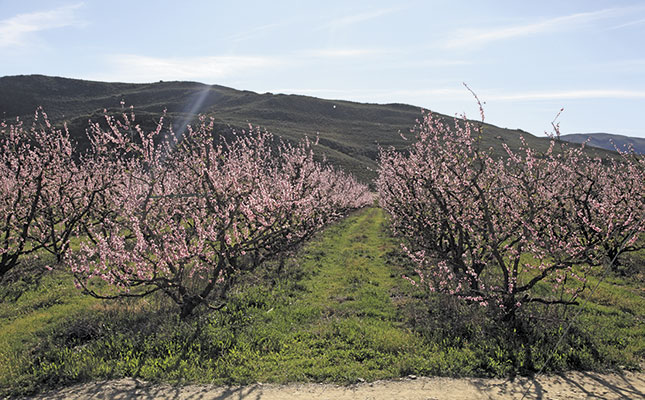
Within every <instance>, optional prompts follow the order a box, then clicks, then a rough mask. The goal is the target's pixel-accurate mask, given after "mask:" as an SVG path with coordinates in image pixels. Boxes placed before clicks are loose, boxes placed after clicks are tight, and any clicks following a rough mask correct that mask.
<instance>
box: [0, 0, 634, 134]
mask: <svg viewBox="0 0 645 400" xmlns="http://www.w3.org/2000/svg"><path fill="white" fill-rule="evenodd" d="M22 74H43V75H52V76H63V77H68V78H78V79H88V80H100V81H110V82H155V81H159V80H166V81H169V80H189V81H197V82H203V83H207V84H218V85H224V86H229V87H233V88H236V89H241V90H252V91H255V92H259V93H264V92H271V93H288V94H303V95H310V96H315V97H321V98H326V99H342V100H352V101H360V102H367V103H406V104H412V105H415V106H419V108H425V109H430V110H432V111H436V112H440V113H444V114H448V115H457V114H459V115H461V114H462V113H465V114H466V115H467V116H468V117H470V118H478V117H479V111H478V107H477V102H476V101H475V99H474V98H473V96H472V94H471V93H470V92H469V91H468V90H467V89H466V88H465V87H464V86H463V83H466V84H467V85H468V86H469V87H470V88H471V89H472V90H473V91H474V92H475V93H476V94H477V95H478V97H479V98H480V99H481V101H482V102H484V103H485V104H484V110H485V114H486V121H487V122H489V123H492V124H495V125H498V126H501V127H506V128H519V129H523V130H525V131H528V132H531V133H533V134H535V135H542V134H544V133H545V132H551V131H552V125H551V122H552V121H553V120H554V118H555V117H556V115H557V114H558V112H559V111H560V109H561V108H564V111H563V112H562V114H561V115H560V117H559V118H558V120H557V122H559V124H560V128H561V131H562V133H592V132H607V133H616V134H624V135H629V136H639V137H645V1H621V0H613V1H603V0H581V1H576V0H568V1H561V0H560V1H550V0H546V1H539V2H536V1H517V0H513V1H510V0H509V1H504V0H498V1H493V0H480V1H460V0H447V1H443V0H436V1H432V0H429V1H416V0H409V1H406V0H401V1H396V2H395V1H390V2H386V1H348V0H346V1H334V0H327V1H324V2H321V1H315V2H314V1H281V0H273V1H240V2H234V1H230V0H229V1H191V0H182V1H181V2H179V1H164V0H157V1H135V0H129V1H121V0H110V1H93V0H84V1H83V0H81V1H78V0H49V1H38V0H34V1H25V0H15V1H13V0H0V76H6V75H22ZM125 100H126V101H127V99H125ZM109 106H112V105H109V104H106V107H109ZM135 106H136V105H135Z"/></svg>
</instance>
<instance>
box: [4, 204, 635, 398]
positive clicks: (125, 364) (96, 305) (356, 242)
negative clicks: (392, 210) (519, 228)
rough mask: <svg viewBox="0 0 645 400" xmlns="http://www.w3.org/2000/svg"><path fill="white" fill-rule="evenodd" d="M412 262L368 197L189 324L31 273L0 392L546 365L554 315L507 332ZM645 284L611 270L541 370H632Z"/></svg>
mask: <svg viewBox="0 0 645 400" xmlns="http://www.w3.org/2000/svg"><path fill="white" fill-rule="evenodd" d="M33 268H36V267H35V266H33ZM410 268H411V266H410V264H409V262H407V261H406V259H405V257H403V255H402V254H401V252H400V250H399V247H398V243H397V241H396V240H394V239H392V238H390V237H389V236H388V234H387V218H386V216H385V213H384V212H383V211H382V210H380V209H378V208H370V209H366V210H363V211H360V212H357V213H354V214H352V215H351V216H350V217H348V218H346V219H345V220H343V221H341V222H339V223H337V224H335V225H332V226H330V227H328V228H327V229H326V230H325V231H324V232H323V233H322V234H320V235H319V236H318V237H316V238H315V239H314V240H312V241H311V242H310V243H309V244H308V245H306V246H305V247H304V248H303V249H302V250H301V251H300V252H299V253H298V254H297V255H296V256H295V257H294V258H292V259H289V260H286V261H285V262H284V263H283V264H282V265H281V264H280V263H269V264H266V265H264V266H263V267H261V268H259V269H258V270H256V271H252V272H249V273H247V274H246V275H244V276H242V277H240V279H239V281H238V282H237V283H236V284H235V285H234V289H233V291H232V292H231V293H230V298H229V301H228V305H227V307H225V308H224V309H222V310H219V311H215V312H206V311H205V310H199V311H198V315H197V316H196V317H195V318H193V319H191V320H189V321H182V320H179V319H178V318H177V310H176V309H175V308H174V306H173V305H172V304H170V303H169V302H168V301H167V300H165V299H164V298H161V297H151V298H148V299H144V300H129V301H125V300H123V301H112V302H102V301H98V300H95V299H92V298H90V297H87V296H83V295H82V294H81V293H80V292H79V291H77V290H76V289H75V288H74V287H73V284H72V281H71V276H70V275H69V274H67V273H65V272H64V271H58V272H53V273H45V274H37V273H35V272H34V273H32V272H30V273H27V274H25V275H24V276H23V277H22V278H20V279H14V280H13V281H12V282H10V283H8V284H6V285H5V286H4V287H3V288H2V290H0V294H2V295H3V297H2V298H3V299H4V300H3V301H2V303H0V395H6V394H28V393H33V392H36V391H42V390H45V389H47V388H52V387H60V386H63V385H68V384H72V383H77V382H84V381H89V380H95V379H110V378H119V377H124V376H133V377H138V378H141V379H145V380H149V381H165V382H171V383H186V382H200V383H214V384H248V383H252V382H257V381H260V382H278V383H285V382H310V381H314V382H336V383H341V384H343V383H352V382H356V381H358V380H362V379H365V380H367V381H371V380H376V379H384V378H395V377H401V376H406V375H408V374H416V375H449V376H463V375H470V376H508V375H513V374H516V373H530V372H532V371H535V370H537V369H539V368H541V367H542V366H543V365H544V363H545V361H546V359H547V358H548V356H549V355H550V354H551V352H552V350H553V348H554V344H555V342H556V341H557V339H558V337H559V334H560V333H561V332H562V329H563V327H562V326H561V324H559V323H558V322H557V321H556V322H553V321H551V320H549V319H548V318H546V317H549V316H550V315H551V314H548V313H544V314H540V315H542V316H544V317H545V319H544V321H542V320H539V319H538V320H537V322H536V321H533V322H532V323H531V324H529V323H528V322H527V323H526V324H525V326H524V327H523V328H522V332H515V333H513V332H510V333H509V332H506V331H505V330H504V327H503V326H500V325H499V324H498V323H496V322H495V321H494V320H493V319H491V318H490V316H489V315H488V314H487V313H486V310H485V309H481V308H472V307H468V306H466V305H464V304H461V303H460V302H459V301H457V300H455V299H452V298H448V297H443V296H438V295H432V296H431V295H428V294H427V293H424V292H422V291H419V290H418V289H417V288H415V287H413V286H411V285H410V284H409V283H408V282H407V281H405V280H403V279H402V278H401V274H403V273H407V274H410V272H411V271H410ZM34 271H36V270H35V269H34ZM35 277H36V278H35ZM593 279H597V278H593ZM592 283H593V282H592ZM642 286H643V284H642V282H641V281H638V280H637V281H633V277H620V276H617V275H612V276H611V277H610V279H607V280H606V281H605V282H603V283H602V285H601V286H600V289H599V290H598V291H597V292H595V293H594V294H593V296H592V298H591V299H590V303H589V304H588V305H587V306H586V307H585V309H584V312H583V313H582V314H581V317H580V319H579V321H578V323H577V324H576V325H575V326H574V328H573V329H572V331H571V333H570V335H569V336H568V338H567V340H565V341H564V343H563V346H562V347H561V348H560V349H558V351H557V352H556V355H555V357H554V358H553V360H552V361H551V363H550V364H549V365H548V366H547V367H546V371H559V370H563V369H570V368H577V369H595V370H603V369H606V368H618V367H624V368H638V367H639V364H640V363H642V361H643V359H644V356H645V324H644V321H643V317H642V316H643V315H645V299H644V298H643V291H642ZM527 320H528V317H527Z"/></svg>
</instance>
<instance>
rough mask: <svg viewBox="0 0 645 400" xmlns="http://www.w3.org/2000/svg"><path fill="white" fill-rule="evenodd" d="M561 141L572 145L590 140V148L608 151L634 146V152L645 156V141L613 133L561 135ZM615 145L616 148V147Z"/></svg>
mask: <svg viewBox="0 0 645 400" xmlns="http://www.w3.org/2000/svg"><path fill="white" fill-rule="evenodd" d="M560 139H562V140H564V141H566V142H570V143H583V142H586V141H587V140H589V142H588V143H587V145H588V146H592V147H597V148H600V149H607V150H612V151H613V150H615V148H618V150H628V149H629V147H630V146H633V148H634V152H636V153H638V154H645V139H643V138H638V137H630V136H624V135H614V134H611V133H571V134H567V135H561V136H560ZM614 145H615V147H614Z"/></svg>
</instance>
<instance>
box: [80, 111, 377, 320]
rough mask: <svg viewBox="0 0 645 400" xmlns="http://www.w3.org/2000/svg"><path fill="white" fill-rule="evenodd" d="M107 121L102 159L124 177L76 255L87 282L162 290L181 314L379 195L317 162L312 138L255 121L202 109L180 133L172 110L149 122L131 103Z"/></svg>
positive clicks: (103, 290) (128, 293)
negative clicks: (231, 129) (229, 131)
mask: <svg viewBox="0 0 645 400" xmlns="http://www.w3.org/2000/svg"><path fill="white" fill-rule="evenodd" d="M103 126H107V128H102V126H101V125H99V124H94V125H92V127H91V130H92V131H93V135H92V136H93V137H98V138H101V139H100V140H99V142H100V143H98V144H96V145H95V146H97V147H101V148H104V149H105V154H109V155H111V156H110V157H108V156H106V157H104V158H103V159H102V160H103V162H105V168H104V171H105V173H109V174H110V175H111V176H112V179H113V180H114V181H115V182H116V184H115V185H114V186H113V187H111V188H110V190H108V191H107V192H106V194H105V196H104V199H105V204H107V207H105V208H104V209H102V210H101V209H100V208H98V209H99V212H97V213H96V216H95V218H94V222H93V223H92V224H88V225H87V226H86V232H85V233H86V234H85V235H84V236H83V237H82V240H81V245H80V251H79V252H77V253H75V254H72V255H70V256H69V257H68V262H69V263H70V265H71V268H72V271H73V272H74V274H75V276H76V282H77V284H78V286H80V287H82V288H83V289H85V290H86V291H87V292H88V293H90V294H92V295H94V296H96V297H100V298H115V297H141V296H146V295H149V294H151V293H154V292H162V293H164V294H165V295H167V296H169V297H170V298H171V299H172V300H173V301H174V302H175V303H176V304H177V305H178V306H179V307H180V309H181V316H182V317H187V316H189V315H191V314H192V313H193V311H194V309H195V308H196V307H198V306H199V305H203V304H206V305H209V306H211V307H219V306H222V305H224V304H225V300H224V298H225V295H226V291H227V289H228V288H229V285H230V282H231V278H232V277H233V276H235V274H236V273H237V272H239V271H240V270H242V269H244V268H251V267H253V266H254V265H256V264H257V263H258V262H261V261H262V260H265V259H268V258H271V257H276V256H280V255H283V254H284V253H285V252H288V251H290V250H292V249H294V248H295V247H296V246H298V245H299V244H300V243H302V242H303V241H304V240H306V239H307V238H309V237H310V236H311V235H312V234H313V233H314V232H315V231H317V230H318V229H320V228H321V227H322V226H323V225H324V224H326V223H329V222H330V221H332V220H335V219H337V218H339V217H341V216H343V215H344V214H345V213H346V212H348V211H349V210H352V209H355V208H359V207H362V206H364V205H367V204H369V203H370V202H371V197H370V195H369V193H368V191H367V187H366V186H364V185H362V184H360V183H358V182H357V181H355V180H354V178H352V177H351V176H349V175H346V174H344V173H342V172H338V171H335V170H334V169H332V168H330V167H327V166H324V165H322V164H320V163H318V162H316V161H314V157H313V152H312V148H311V144H310V143H309V142H308V141H303V142H301V143H299V144H297V145H291V144H288V143H284V142H282V141H281V140H278V139H276V138H275V137H273V136H272V135H271V134H269V133H266V132H262V131H260V130H258V129H253V128H252V127H250V128H249V131H247V132H242V133H240V134H236V135H234V137H233V139H231V140H220V139H217V138H216V137H215V136H214V135H213V121H212V120H210V121H209V120H207V119H205V118H203V117H202V118H201V119H200V121H199V123H198V124H197V126H196V127H194V128H193V127H190V126H189V127H188V129H187V132H186V133H185V134H184V135H183V137H181V138H177V137H176V136H175V134H174V133H173V132H172V129H170V128H168V127H167V126H165V125H164V121H163V118H162V119H161V120H160V121H159V123H158V125H157V129H156V130H153V131H151V132H145V131H143V130H142V129H141V128H140V127H139V126H138V125H136V124H135V117H134V115H133V114H132V115H128V114H127V113H126V114H123V118H122V119H121V120H116V119H114V118H112V117H106V123H105V124H103ZM115 154H116V155H119V156H116V157H115V156H114V155H115ZM101 282H102V283H101ZM106 283H107V284H106Z"/></svg>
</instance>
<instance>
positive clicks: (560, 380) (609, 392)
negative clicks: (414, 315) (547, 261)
mask: <svg viewBox="0 0 645 400" xmlns="http://www.w3.org/2000/svg"><path fill="white" fill-rule="evenodd" d="M530 383H532V384H533V385H532V387H531V389H530V391H529V393H528V395H527V396H526V397H525V398H526V399H607V400H609V399H645V373H632V372H624V373H615V374H596V373H590V372H571V373H567V374H564V375H553V376H540V377H537V378H516V379H515V380H514V381H512V382H511V381H507V380H502V379H478V378H464V379H452V378H413V377H412V378H409V379H401V380H394V381H378V382H373V383H360V384H357V385H351V386H337V385H329V384H314V383H310V384H290V385H271V384H260V383H258V384H255V385H250V386H242V387H215V386H208V385H189V386H179V387H174V386H170V385H151V384H147V383H145V382H142V381H137V380H134V379H121V380H115V381H106V382H94V383H89V384H83V385H77V386H71V387H68V388H65V389H62V390H59V391H55V392H49V393H46V394H43V395H41V396H38V397H35V399H116V400H126V399H185V400H188V399H200V400H202V399H203V400H207V399H212V400H215V399H217V400H224V399H231V400H233V399H235V400H305V399H306V400H310V399H311V400H323V399H329V400H368V399H369V400H377V399H409V400H435V399H460V400H461V399H521V398H522V396H523V394H524V392H525V390H526V388H527V387H528V386H529V384H530Z"/></svg>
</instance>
